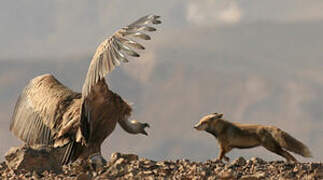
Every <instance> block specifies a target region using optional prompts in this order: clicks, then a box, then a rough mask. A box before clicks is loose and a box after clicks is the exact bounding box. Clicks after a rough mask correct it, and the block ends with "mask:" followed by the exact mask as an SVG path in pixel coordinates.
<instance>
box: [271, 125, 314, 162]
mask: <svg viewBox="0 0 323 180" xmlns="http://www.w3.org/2000/svg"><path fill="white" fill-rule="evenodd" d="M271 134H272V136H273V137H274V138H275V139H276V141H277V142H278V143H279V144H280V146H281V147H283V148H285V149H286V150H288V151H291V152H294V153H297V154H299V155H302V156H304V157H312V153H311V152H310V150H309V149H308V147H307V146H306V145H305V144H303V143H302V142H300V141H299V140H297V139H295V138H294V137H292V136H291V135H289V134H288V133H287V132H284V131H282V130H281V129H279V128H273V129H272V132H271Z"/></svg>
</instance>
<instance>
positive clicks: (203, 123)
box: [194, 113, 223, 131]
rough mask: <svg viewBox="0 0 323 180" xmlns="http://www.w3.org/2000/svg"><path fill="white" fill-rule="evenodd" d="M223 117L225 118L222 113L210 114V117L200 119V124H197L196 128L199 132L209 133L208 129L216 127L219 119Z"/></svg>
mask: <svg viewBox="0 0 323 180" xmlns="http://www.w3.org/2000/svg"><path fill="white" fill-rule="evenodd" d="M222 117H223V114H222V113H212V114H208V115H206V116H204V117H202V118H201V119H200V122H198V123H197V124H195V126H194V128H195V129H196V130H198V131H207V130H208V129H210V128H211V127H212V126H213V125H214V123H215V121H216V120H217V119H221V118H222Z"/></svg>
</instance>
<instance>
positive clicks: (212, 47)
mask: <svg viewBox="0 0 323 180" xmlns="http://www.w3.org/2000/svg"><path fill="white" fill-rule="evenodd" d="M305 2H306V3H305ZM322 9H323V1H319V0H307V1H304V0H285V1H279V0H271V1H259V0H249V1H234V0H218V1H215V0H199V1H197V0H177V1H174V0H164V1H149V0H144V1H141V0H137V1H123V0H106V1H103V0H101V1H90V0H88V1H85V0H77V1H76V0H70V1H63V0H52V1H44V0H34V1H32V2H24V1H15V0H12V1H1V2H0V23H1V28H0V39H1V41H0V125H1V127H0V130H1V131H0V136H1V137H7V138H5V140H4V141H5V142H4V143H1V147H0V154H1V158H2V156H3V154H4V153H5V152H6V151H7V150H8V149H9V148H10V147H11V146H13V145H18V144H20V143H21V142H20V141H18V140H17V138H15V137H13V136H12V135H11V133H10V132H9V130H8V127H9V124H10V116H11V113H12V110H13V108H14V104H15V101H16V99H17V97H18V95H19V93H20V92H21V90H22V88H23V87H24V86H25V84H26V83H27V82H28V80H30V79H32V78H33V77H35V76H37V75H40V74H43V73H53V74H54V75H55V76H56V77H57V78H58V79H59V80H60V81H61V82H63V83H64V84H66V85H67V86H69V87H71V88H72V89H74V90H75V91H80V89H81V87H82V83H83V80H84V76H85V73H86V70H87V66H88V64H89V61H90V59H91V56H92V54H93V53H94V51H95V49H96V47H97V45H98V44H99V43H100V42H101V41H102V40H104V39H105V38H107V37H108V36H109V35H111V34H112V33H113V32H114V31H115V30H117V29H118V28H120V27H123V26H124V25H127V24H128V23H130V22H132V21H134V20H136V19H137V18H139V17H141V16H143V15H146V14H149V13H154V14H158V15H161V16H162V21H163V24H161V25H160V26H158V32H155V33H153V34H152V40H151V41H150V42H145V43H144V45H146V46H147V49H146V50H145V51H144V52H142V53H141V54H143V56H142V57H141V60H139V61H135V62H134V63H130V64H127V65H123V66H122V67H121V68H120V69H116V71H114V72H113V73H112V74H110V75H109V78H108V82H109V84H110V85H111V88H112V89H113V90H114V91H115V92H117V93H118V94H120V95H121V96H122V97H123V98H125V99H127V100H129V101H133V102H134V103H135V107H134V114H133V118H136V119H138V120H140V121H145V122H149V123H150V124H151V129H150V130H149V134H150V135H149V137H143V136H132V135H127V134H126V133H125V132H123V131H122V130H121V129H120V128H117V129H116V130H115V132H114V133H113V134H112V135H111V136H110V137H109V138H108V140H106V141H105V143H104V145H103V152H104V153H105V156H106V157H107V156H108V153H111V152H114V151H121V152H132V153H137V154H139V155H140V156H143V157H147V158H151V159H157V160H160V159H177V158H179V159H182V158H188V159H192V160H206V159H212V158H215V157H216V155H217V153H218V150H219V149H218V147H217V145H216V141H215V140H214V138H212V137H211V136H210V135H207V134H206V133H200V132H196V131H194V129H193V128H192V127H193V125H194V123H196V122H197V121H198V119H199V118H200V117H201V116H203V115H205V114H207V113H209V112H224V114H225V117H226V118H227V119H229V120H232V121H238V122H242V123H261V124H267V125H275V126H279V127H280V128H281V129H284V130H286V131H287V132H289V133H290V134H292V135H293V136H295V137H296V138H298V139H300V140H301V141H302V142H304V143H305V144H307V145H308V146H309V147H310V149H311V150H312V152H313V154H314V159H310V160H312V161H322V160H323V154H322V153H321V150H322V148H323V141H322V137H323V130H322V129H323V119H322V117H323V103H322V102H323V94H322V92H323V53H322V47H323V36H322V32H323V11H322ZM228 155H229V157H232V158H236V157H238V156H244V157H246V158H250V157H252V156H259V157H262V158H265V159H267V160H274V159H279V157H278V156H276V155H273V154H271V153H269V152H266V151H265V150H264V149H263V148H258V149H254V150H248V151H246V150H244V151H239V150H234V151H233V152H231V153H229V154H228ZM1 158H0V159H1ZM297 158H298V159H301V158H300V157H299V156H297ZM301 160H303V161H308V159H307V160H305V159H301Z"/></svg>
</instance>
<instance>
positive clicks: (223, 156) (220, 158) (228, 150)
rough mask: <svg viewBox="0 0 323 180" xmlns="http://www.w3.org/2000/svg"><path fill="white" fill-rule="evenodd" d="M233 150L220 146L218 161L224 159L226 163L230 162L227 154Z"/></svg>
mask: <svg viewBox="0 0 323 180" xmlns="http://www.w3.org/2000/svg"><path fill="white" fill-rule="evenodd" d="M231 150H232V148H230V147H228V146H224V145H223V144H220V153H219V157H218V159H217V160H219V161H221V160H222V159H223V158H224V160H225V161H227V162H229V160H230V158H229V157H227V156H226V155H225V154H226V153H228V152H230V151H231Z"/></svg>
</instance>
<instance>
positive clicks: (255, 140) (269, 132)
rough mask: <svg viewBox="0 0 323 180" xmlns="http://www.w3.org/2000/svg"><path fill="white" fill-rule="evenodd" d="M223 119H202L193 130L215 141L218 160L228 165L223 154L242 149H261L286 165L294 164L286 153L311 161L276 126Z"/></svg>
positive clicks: (303, 147) (303, 148)
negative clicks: (277, 156)
mask: <svg viewBox="0 0 323 180" xmlns="http://www.w3.org/2000/svg"><path fill="white" fill-rule="evenodd" d="M222 117H223V114H221V113H212V114H209V115H206V116H204V117H202V118H201V119H200V121H199V122H198V123H197V124H196V125H195V126H194V128H195V129H196V130H199V131H206V132H208V133H210V134H212V135H213V136H214V137H215V138H216V139H217V141H218V143H219V145H220V153H219V156H218V159H217V160H222V159H223V158H224V160H226V161H229V158H228V157H227V156H226V155H225V154H226V153H228V152H230V151H231V150H232V149H233V148H239V149H245V148H253V147H257V146H263V147H264V148H266V149H267V150H269V151H271V152H273V153H276V154H278V155H280V156H282V157H284V158H285V159H286V160H287V161H293V162H297V160H296V159H295V158H294V157H293V156H292V155H291V154H290V153H289V152H287V151H291V152H293V153H296V154H299V155H301V156H304V157H312V155H311V152H310V150H309V149H308V148H307V147H306V145H304V144H303V143H301V142H300V141H299V140H297V139H295V138H294V137H292V136H291V135H289V134H288V133H286V132H284V131H282V130H281V129H279V128H277V127H275V126H263V125H252V124H240V123H233V122H229V121H227V120H225V119H222Z"/></svg>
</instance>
